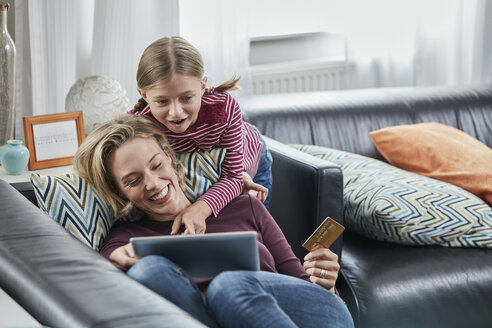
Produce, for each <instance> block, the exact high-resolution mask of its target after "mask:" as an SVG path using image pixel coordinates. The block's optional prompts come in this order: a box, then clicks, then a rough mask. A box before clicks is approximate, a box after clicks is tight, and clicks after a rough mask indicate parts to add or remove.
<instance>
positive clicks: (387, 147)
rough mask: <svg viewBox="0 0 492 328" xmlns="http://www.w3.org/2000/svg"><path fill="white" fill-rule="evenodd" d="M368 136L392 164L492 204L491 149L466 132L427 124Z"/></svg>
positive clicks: (391, 129) (397, 128)
mask: <svg viewBox="0 0 492 328" xmlns="http://www.w3.org/2000/svg"><path fill="white" fill-rule="evenodd" d="M371 137H372V139H373V141H374V144H375V145H376V148H377V149H378V150H379V152H380V153H381V154H382V155H383V156H384V158H385V159H386V160H387V161H388V162H390V163H391V164H393V165H396V166H398V167H399V168H402V169H404V170H408V171H411V172H415V173H418V174H422V175H425V176H428V177H431V178H435V179H439V180H442V181H446V182H449V183H452V184H455V185H457V186H460V187H461V188H463V189H466V190H468V191H469V192H471V193H473V194H475V195H477V196H478V197H480V198H482V199H483V200H485V201H486V202H487V203H489V204H491V205H492V149H491V148H489V147H487V146H486V145H484V144H483V143H481V142H480V141H478V140H477V139H475V138H473V137H471V136H470V135H468V134H466V133H465V132H463V131H461V130H458V129H456V128H454V127H451V126H448V125H445V124H440V123H435V122H430V123H420V124H408V125H400V126H392V127H387V128H384V129H380V130H376V131H373V132H371Z"/></svg>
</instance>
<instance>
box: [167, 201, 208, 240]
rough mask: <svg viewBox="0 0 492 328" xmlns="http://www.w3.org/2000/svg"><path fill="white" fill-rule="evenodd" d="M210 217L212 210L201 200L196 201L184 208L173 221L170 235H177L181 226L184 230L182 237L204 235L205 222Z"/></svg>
mask: <svg viewBox="0 0 492 328" xmlns="http://www.w3.org/2000/svg"><path fill="white" fill-rule="evenodd" d="M210 215H212V209H211V208H210V206H208V204H207V203H205V202H204V201H203V200H197V201H196V202H195V203H194V204H192V205H190V206H188V207H187V208H185V209H184V210H183V211H181V213H179V214H178V216H177V217H176V218H175V219H174V223H173V227H172V229H171V235H175V234H177V233H178V231H179V228H180V227H181V225H182V224H184V225H185V227H186V229H185V231H184V232H183V234H184V235H195V234H202V233H205V229H206V224H205V220H206V219H207V218H208V217H209V216H210Z"/></svg>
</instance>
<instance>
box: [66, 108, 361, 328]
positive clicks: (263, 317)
mask: <svg viewBox="0 0 492 328" xmlns="http://www.w3.org/2000/svg"><path fill="white" fill-rule="evenodd" d="M74 166H75V169H76V170H77V171H78V172H79V174H80V176H81V177H83V178H85V179H86V180H87V181H88V182H89V183H90V184H92V185H93V186H94V188H95V189H96V190H98V191H99V192H100V194H101V195H104V197H105V198H106V201H107V203H108V205H109V206H110V208H111V209H112V211H113V213H114V214H115V215H116V216H117V217H122V216H129V215H130V216H131V215H137V214H138V213H139V212H140V213H143V218H142V219H141V220H138V221H133V222H129V221H120V222H118V223H116V224H115V225H114V226H113V228H112V229H111V232H110V234H109V236H108V237H107V238H106V241H105V242H104V244H103V246H102V248H101V250H100V252H101V254H102V255H103V256H105V257H106V258H108V259H109V260H110V261H111V262H112V263H113V264H114V265H116V266H117V267H118V268H120V269H122V270H124V271H127V274H128V275H129V276H130V277H132V278H134V279H136V280H137V281H139V282H141V283H142V284H144V285H146V286H147V287H149V288H150V289H152V290H154V291H155V292H157V293H159V294H160V295H162V296H163V297H164V298H166V299H168V300H170V301H171V302H173V303H175V304H176V305H178V306H180V307H181V308H182V309H184V310H185V311H187V312H189V313H190V314H192V315H193V316H194V317H195V318H197V319H198V320H200V321H201V322H202V323H204V324H206V325H207V326H210V327H216V326H222V327H241V326H244V327H262V326H265V327H266V326H268V327H297V326H302V327H317V328H318V327H353V322H352V319H351V317H350V314H349V312H348V310H347V308H346V306H345V304H344V303H343V301H342V300H341V299H340V298H339V297H338V296H336V295H335V294H334V293H333V292H331V291H330V290H332V289H333V288H334V285H335V281H336V278H337V275H338V270H339V265H338V263H337V256H336V255H335V254H333V253H332V252H331V251H330V250H328V249H318V250H316V251H313V252H310V253H309V254H308V255H306V257H305V259H304V260H305V262H304V266H302V265H301V263H300V262H299V260H298V259H297V258H296V257H295V256H294V254H293V252H292V250H291V248H290V246H289V245H288V243H287V241H286V239H285V237H284V235H283V234H282V232H281V231H280V228H279V227H278V226H277V224H276V223H275V221H274V220H273V218H272V217H271V216H270V214H269V213H268V211H267V210H266V209H265V207H264V206H263V205H262V203H261V202H260V201H259V200H258V199H256V198H254V197H251V196H249V195H242V196H239V197H237V198H235V199H234V200H233V201H231V202H230V203H229V204H228V205H227V206H226V207H224V209H223V210H222V211H221V212H220V213H219V214H218V215H217V216H216V217H209V218H208V219H207V231H206V232H207V233H208V232H228V231H244V230H250V231H256V232H257V233H258V247H259V254H260V267H261V271H256V272H253V271H229V272H223V273H221V274H219V275H218V276H216V277H215V278H213V279H212V280H210V279H209V280H201V281H193V280H192V279H191V278H189V276H188V275H187V274H186V273H185V272H183V270H181V269H180V268H179V267H177V266H176V265H175V264H174V263H172V262H171V261H169V260H167V259H165V258H163V257H160V256H147V257H144V258H142V259H138V258H137V257H136V256H135V254H134V252H133V249H132V246H131V244H129V239H130V238H131V237H138V236H155V235H169V234H170V233H171V229H172V225H173V221H174V218H175V217H176V216H177V215H178V214H179V213H180V211H181V210H182V209H183V208H185V207H187V206H189V205H190V202H189V201H188V199H187V198H186V197H185V194H184V192H183V189H182V179H183V177H182V167H181V165H180V163H179V162H178V161H177V160H176V158H175V156H174V153H173V151H172V149H171V148H170V146H169V144H168V143H167V140H166V138H165V136H164V134H163V133H162V132H161V130H160V128H159V127H157V126H156V125H155V123H153V122H151V121H149V120H147V119H144V118H141V117H136V116H130V115H125V116H122V117H120V118H117V119H115V120H113V121H110V122H108V123H105V124H103V125H101V126H100V127H98V128H97V129H96V130H94V132H92V133H91V134H90V135H89V136H88V137H87V138H86V139H85V141H84V143H83V144H82V145H81V146H80V148H79V150H78V152H77V154H76V156H75V160H74ZM186 228H187V227H186V226H182V227H181V228H180V232H183V231H185V230H186ZM187 232H188V233H189V232H190V230H187ZM205 292H206V293H205Z"/></svg>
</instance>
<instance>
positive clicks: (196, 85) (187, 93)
mask: <svg viewBox="0 0 492 328" xmlns="http://www.w3.org/2000/svg"><path fill="white" fill-rule="evenodd" d="M206 82H207V79H206V78H203V80H200V79H198V78H196V77H192V76H185V75H179V74H175V75H173V76H171V78H169V79H166V80H164V81H162V82H160V83H158V84H157V85H156V86H154V87H153V88H151V89H148V90H146V91H143V90H141V89H139V90H138V92H139V93H140V95H141V96H142V98H144V99H145V101H147V103H148V104H149V106H150V111H151V112H152V115H154V117H155V118H156V119H157V120H158V121H159V122H161V123H162V124H164V125H165V126H166V127H167V128H168V129H169V130H171V131H172V132H174V133H181V132H184V131H186V130H187V129H188V128H189V127H190V126H193V124H195V123H196V120H197V119H198V112H199V111H200V106H201V102H202V96H203V93H204V92H205V85H206Z"/></svg>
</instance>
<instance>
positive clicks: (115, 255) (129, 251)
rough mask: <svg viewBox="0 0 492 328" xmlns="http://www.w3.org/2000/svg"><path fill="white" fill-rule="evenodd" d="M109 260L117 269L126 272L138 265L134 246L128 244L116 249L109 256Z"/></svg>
mask: <svg viewBox="0 0 492 328" xmlns="http://www.w3.org/2000/svg"><path fill="white" fill-rule="evenodd" d="M109 260H110V261H111V263H113V265H114V266H115V267H117V268H118V269H120V270H123V271H125V272H126V271H127V270H128V269H130V268H131V266H132V265H134V264H135V263H137V261H138V257H136V256H135V252H134V251H133V246H132V244H130V243H128V244H126V245H125V246H121V247H118V248H117V249H115V250H114V251H113V252H112V253H111V255H109Z"/></svg>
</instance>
